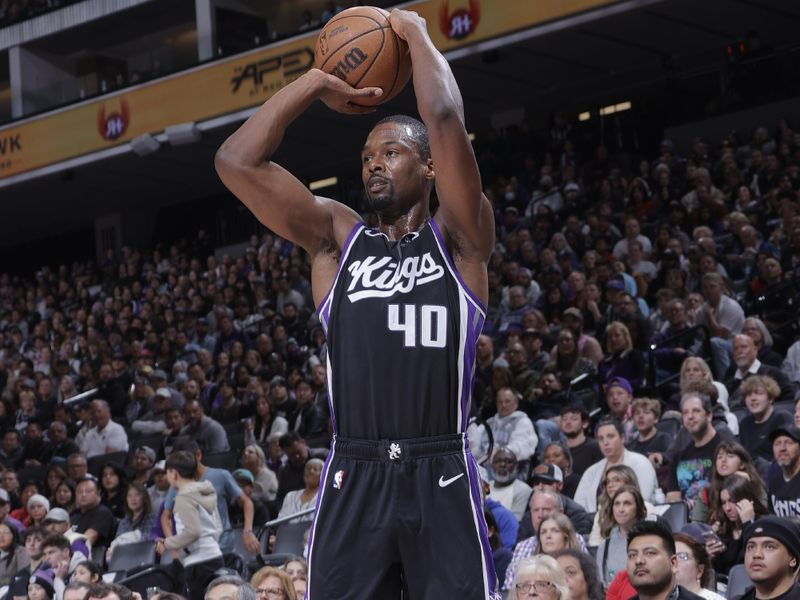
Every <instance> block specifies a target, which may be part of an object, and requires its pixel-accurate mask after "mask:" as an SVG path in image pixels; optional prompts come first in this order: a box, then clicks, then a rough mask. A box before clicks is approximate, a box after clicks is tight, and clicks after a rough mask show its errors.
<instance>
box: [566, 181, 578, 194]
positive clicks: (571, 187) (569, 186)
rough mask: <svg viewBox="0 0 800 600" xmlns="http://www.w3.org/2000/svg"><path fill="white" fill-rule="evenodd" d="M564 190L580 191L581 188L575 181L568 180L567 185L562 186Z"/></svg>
mask: <svg viewBox="0 0 800 600" xmlns="http://www.w3.org/2000/svg"><path fill="white" fill-rule="evenodd" d="M564 191H565V192H580V191H581V188H580V187H579V186H578V184H577V183H572V182H570V183H568V184H567V185H565V186H564Z"/></svg>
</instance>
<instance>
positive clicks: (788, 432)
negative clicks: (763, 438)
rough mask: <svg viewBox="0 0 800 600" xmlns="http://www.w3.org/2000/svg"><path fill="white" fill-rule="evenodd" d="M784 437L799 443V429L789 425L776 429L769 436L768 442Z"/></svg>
mask: <svg viewBox="0 0 800 600" xmlns="http://www.w3.org/2000/svg"><path fill="white" fill-rule="evenodd" d="M782 435H785V436H786V437H790V438H792V439H793V440H794V441H795V442H797V443H800V427H795V426H794V425H789V426H788V427H778V428H777V429H776V430H774V431H773V432H772V433H770V434H769V441H770V442H774V441H775V438H777V437H780V436H782Z"/></svg>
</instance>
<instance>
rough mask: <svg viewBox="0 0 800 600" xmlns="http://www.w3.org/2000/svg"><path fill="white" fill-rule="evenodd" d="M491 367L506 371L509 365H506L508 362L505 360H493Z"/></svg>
mask: <svg viewBox="0 0 800 600" xmlns="http://www.w3.org/2000/svg"><path fill="white" fill-rule="evenodd" d="M492 366H493V367H505V368H506V369H508V368H509V367H510V366H511V365H509V364H508V361H507V360H506V359H505V358H495V359H494V362H493V363H492Z"/></svg>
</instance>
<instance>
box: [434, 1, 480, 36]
mask: <svg viewBox="0 0 800 600" xmlns="http://www.w3.org/2000/svg"><path fill="white" fill-rule="evenodd" d="M480 19H481V6H480V4H478V0H469V10H467V9H465V8H459V9H458V10H457V11H455V12H454V13H453V14H452V15H451V14H450V10H449V8H448V6H447V0H445V1H444V2H443V3H442V6H441V8H440V9H439V29H440V30H441V31H442V33H443V34H445V35H446V36H447V37H448V38H450V39H451V40H460V39H462V38H465V37H467V36H468V35H469V34H470V33H472V32H473V31H475V29H476V28H477V27H478V22H479V21H480Z"/></svg>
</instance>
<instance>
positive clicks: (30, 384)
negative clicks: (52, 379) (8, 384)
mask: <svg viewBox="0 0 800 600" xmlns="http://www.w3.org/2000/svg"><path fill="white" fill-rule="evenodd" d="M20 387H23V388H28V389H30V390H35V389H36V382H35V381H34V380H33V379H23V380H22V383H20Z"/></svg>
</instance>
